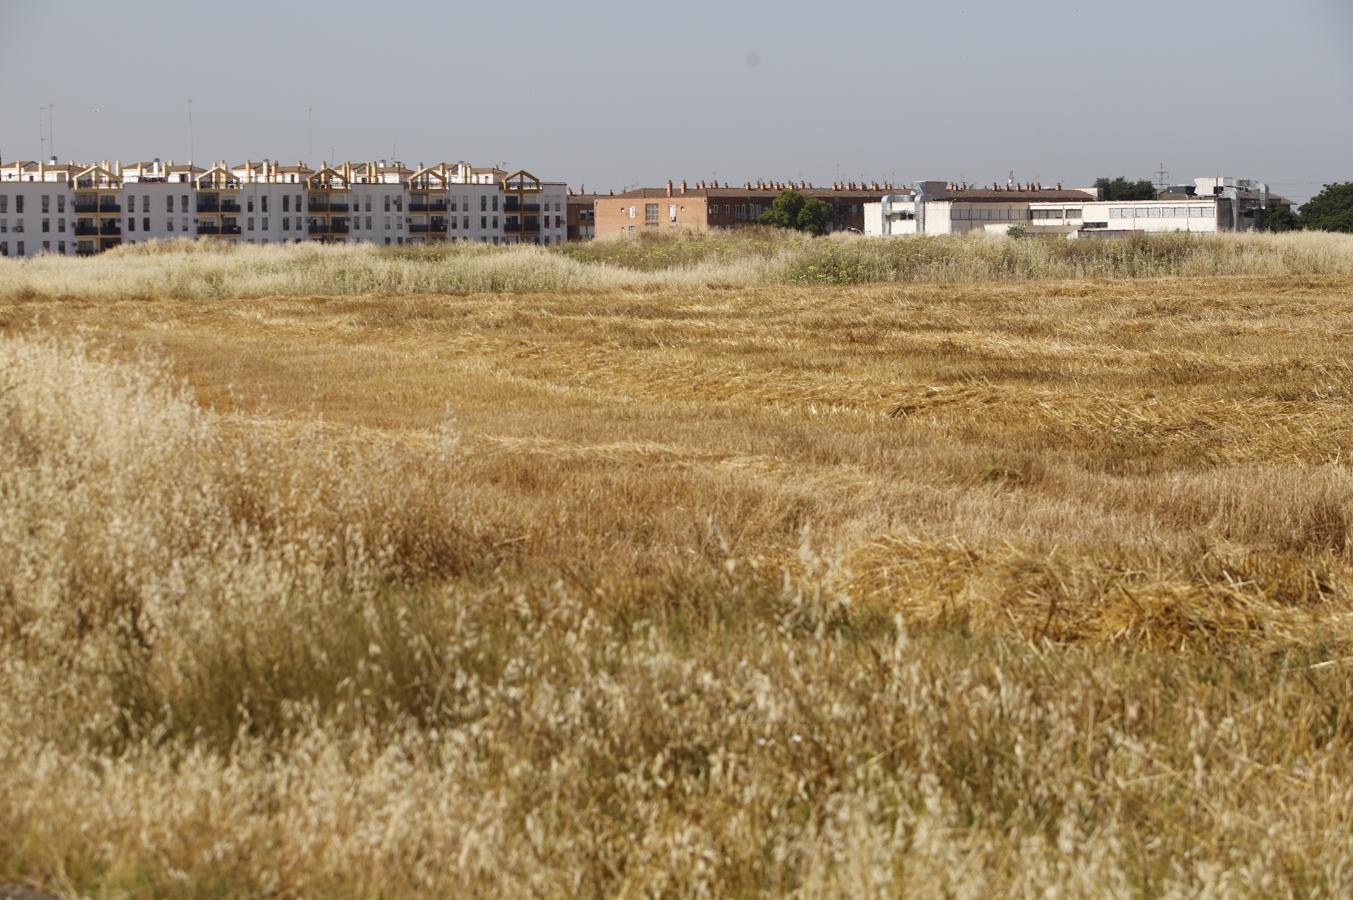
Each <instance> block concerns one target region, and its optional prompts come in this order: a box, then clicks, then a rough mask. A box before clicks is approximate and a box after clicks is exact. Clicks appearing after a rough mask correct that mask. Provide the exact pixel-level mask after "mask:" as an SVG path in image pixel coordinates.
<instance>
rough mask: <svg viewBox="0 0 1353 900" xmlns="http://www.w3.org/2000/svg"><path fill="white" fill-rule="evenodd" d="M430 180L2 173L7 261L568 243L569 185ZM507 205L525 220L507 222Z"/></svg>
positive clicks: (111, 169)
mask: <svg viewBox="0 0 1353 900" xmlns="http://www.w3.org/2000/svg"><path fill="white" fill-rule="evenodd" d="M430 171H434V169H419V170H418V171H417V172H415V171H414V170H412V169H408V168H405V167H403V166H402V165H400V164H399V163H394V164H393V165H386V163H385V161H384V160H381V161H380V162H379V163H374V162H373V163H360V164H356V165H354V164H352V163H344V164H342V165H341V166H332V167H331V166H327V165H326V166H323V167H321V168H320V169H311V168H309V167H306V166H304V165H303V164H298V165H295V166H282V165H279V164H278V163H275V162H271V161H264V162H257V163H256V162H248V163H244V164H242V165H237V166H227V165H226V164H224V163H220V164H217V165H215V166H212V167H210V168H205V169H204V168H202V167H200V166H191V165H188V166H184V165H177V166H176V165H174V164H173V163H172V162H170V163H165V164H162V163H161V162H160V161H159V160H155V161H153V162H146V163H135V164H133V165H130V166H126V167H123V166H122V165H121V164H120V163H117V162H112V163H109V162H104V163H100V164H96V165H83V164H79V165H77V164H75V163H69V164H58V163H56V162H55V161H53V162H50V163H35V162H13V163H8V164H6V165H3V166H0V256H5V257H20V256H36V255H38V254H41V253H57V254H64V255H75V254H89V253H96V252H99V251H100V250H106V249H110V248H112V247H115V246H119V245H121V244H137V243H144V242H147V241H164V240H182V239H190V240H196V239H198V238H214V239H220V240H232V241H235V242H238V243H251V244H253V243H258V244H274V243H286V242H292V241H309V240H323V241H330V242H332V241H341V242H365V243H374V244H380V245H398V244H405V243H423V242H425V241H434V240H436V241H440V240H447V241H461V242H471V241H473V242H476V243H492V244H499V243H509V242H510V243H518V242H531V243H542V244H556V243H563V242H564V239H565V234H566V227H565V222H564V219H565V205H566V202H567V200H566V196H565V195H566V192H567V189H566V187H565V185H564V184H562V183H550V182H537V181H535V180H534V179H530V178H529V177H528V181H529V183H530V189H529V193H527V194H521V193H514V194H511V195H509V193H508V192H506V191H505V184H504V182H505V177H506V176H507V173H506V172H503V171H502V170H500V169H496V168H478V167H474V166H470V165H468V164H467V163H455V164H445V163H443V164H440V165H439V166H438V167H435V171H436V172H437V173H438V180H436V181H433V182H425V183H423V185H422V187H423V188H424V190H423V191H421V192H420V191H418V190H415V189H413V184H414V181H413V180H414V177H415V176H416V175H418V174H420V173H426V172H430ZM509 196H511V197H512V198H514V199H511V200H509ZM522 197H525V198H526V200H524V201H523V200H522V199H521V198H522ZM509 202H511V203H514V204H518V205H524V206H525V207H526V211H524V212H522V213H520V214H519V213H514V214H512V215H509V211H508V209H507V207H508V204H509Z"/></svg>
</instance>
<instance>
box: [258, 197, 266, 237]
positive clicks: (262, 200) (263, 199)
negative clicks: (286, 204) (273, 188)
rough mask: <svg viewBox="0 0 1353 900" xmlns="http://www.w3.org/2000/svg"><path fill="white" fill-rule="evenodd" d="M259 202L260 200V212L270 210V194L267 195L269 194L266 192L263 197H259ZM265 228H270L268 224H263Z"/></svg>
mask: <svg viewBox="0 0 1353 900" xmlns="http://www.w3.org/2000/svg"><path fill="white" fill-rule="evenodd" d="M258 202H259V212H267V211H268V195H267V194H264V195H263V196H262V197H259V198H258ZM263 229H264V230H265V231H266V230H267V229H268V226H267V225H264V226H263Z"/></svg>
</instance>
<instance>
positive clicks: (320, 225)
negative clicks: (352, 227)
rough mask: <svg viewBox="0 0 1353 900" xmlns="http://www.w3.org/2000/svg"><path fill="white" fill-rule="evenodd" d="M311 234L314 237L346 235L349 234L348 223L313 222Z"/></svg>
mask: <svg viewBox="0 0 1353 900" xmlns="http://www.w3.org/2000/svg"><path fill="white" fill-rule="evenodd" d="M310 233H311V234H313V235H344V234H347V233H348V223H347V222H311V223H310Z"/></svg>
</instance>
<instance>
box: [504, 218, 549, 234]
mask: <svg viewBox="0 0 1353 900" xmlns="http://www.w3.org/2000/svg"><path fill="white" fill-rule="evenodd" d="M503 231H506V232H508V233H509V234H522V233H528V234H529V233H534V232H538V231H540V223H539V222H537V221H533V220H528V221H526V222H513V221H510V220H509V221H508V222H506V223H504V224H503Z"/></svg>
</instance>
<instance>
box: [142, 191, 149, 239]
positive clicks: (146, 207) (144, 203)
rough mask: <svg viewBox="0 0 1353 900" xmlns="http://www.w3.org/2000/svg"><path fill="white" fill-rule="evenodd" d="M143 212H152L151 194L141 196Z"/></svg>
mask: <svg viewBox="0 0 1353 900" xmlns="http://www.w3.org/2000/svg"><path fill="white" fill-rule="evenodd" d="M141 212H143V213H148V212H150V194H142V195H141ZM147 230H149V229H147Z"/></svg>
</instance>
